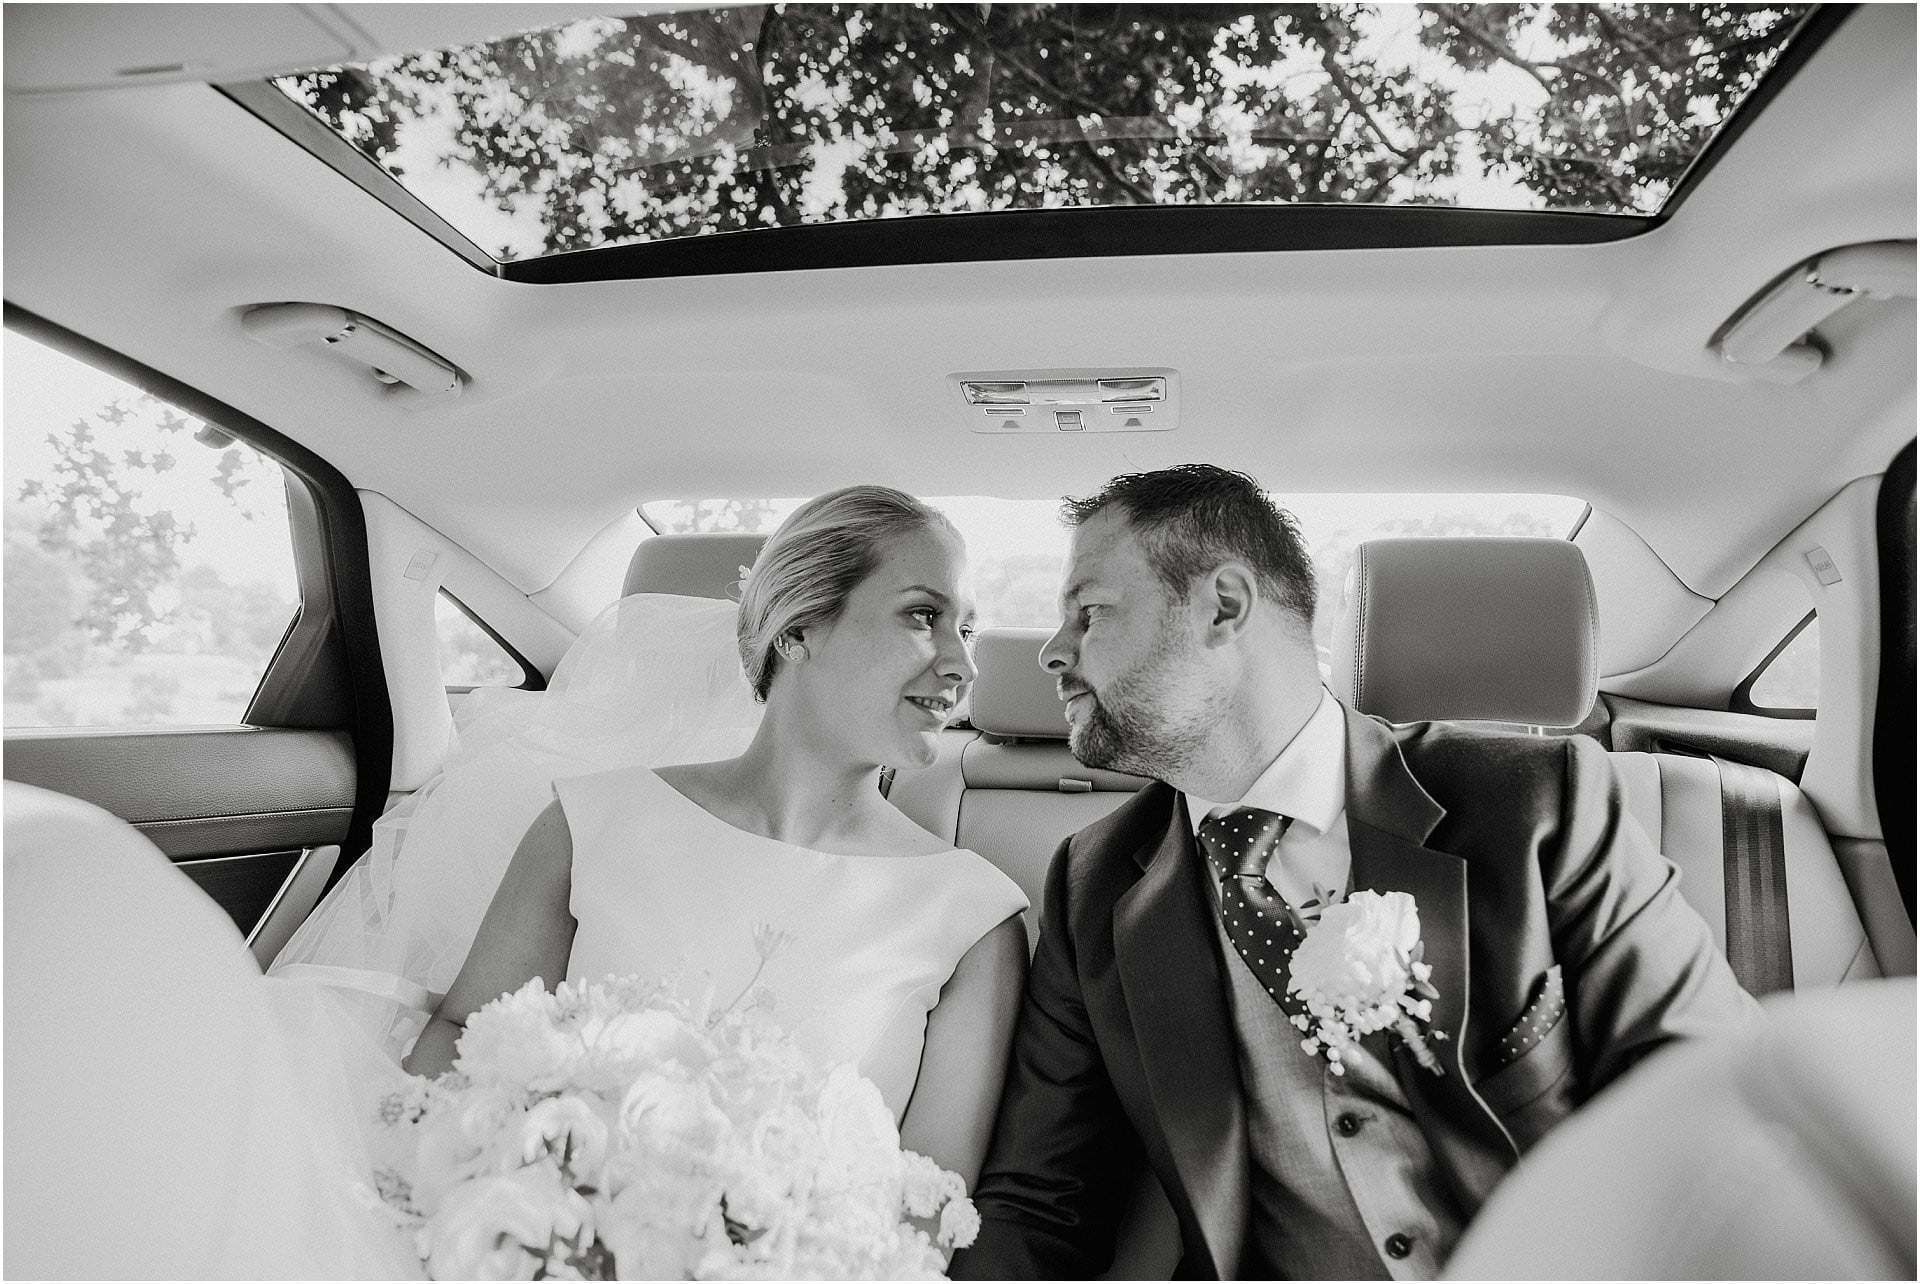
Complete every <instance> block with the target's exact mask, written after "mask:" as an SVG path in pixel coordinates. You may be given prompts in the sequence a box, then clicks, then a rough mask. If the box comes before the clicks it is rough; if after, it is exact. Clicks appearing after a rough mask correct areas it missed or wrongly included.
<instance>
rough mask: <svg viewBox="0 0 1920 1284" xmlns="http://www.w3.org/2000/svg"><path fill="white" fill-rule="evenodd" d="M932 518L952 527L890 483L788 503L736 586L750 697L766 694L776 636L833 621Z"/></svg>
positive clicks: (742, 656) (774, 660)
mask: <svg viewBox="0 0 1920 1284" xmlns="http://www.w3.org/2000/svg"><path fill="white" fill-rule="evenodd" d="M935 524H938V525H940V526H942V527H945V528H946V529H947V530H950V531H951V530H953V523H951V522H949V521H948V520H947V518H946V515H945V514H943V513H941V512H940V511H939V510H938V509H936V508H932V507H930V506H929V505H927V504H924V503H922V502H921V501H920V500H918V499H915V498H914V497H913V496H912V495H909V494H907V493H906V492H905V491H900V490H894V489H893V488H892V487H890V486H848V487H845V488H843V489H841V490H833V491H828V492H827V493H826V494H824V495H817V496H815V497H814V498H812V499H810V500H808V501H807V502H806V503H804V504H802V505H800V507H798V508H796V509H794V510H793V513H792V514H791V515H790V516H789V517H788V518H787V520H786V521H784V522H782V523H780V528H779V529H778V530H776V531H774V533H773V534H772V536H771V537H769V538H768V540H767V542H766V544H765V546H763V547H762V548H761V550H760V556H759V557H757V558H755V559H754V561H753V568H752V571H751V573H750V574H748V575H747V576H746V577H745V582H744V584H743V585H742V588H741V592H740V616H739V626H738V633H739V638H740V666H741V668H742V669H744V670H745V671H746V675H747V682H748V683H749V684H750V685H751V686H752V687H753V696H754V699H756V700H765V699H766V698H767V690H768V689H769V688H770V687H771V686H772V685H773V675H774V674H775V673H776V672H777V671H778V666H779V663H780V657H779V654H778V653H777V652H776V651H775V649H774V644H775V643H776V642H778V641H779V640H780V639H781V638H783V637H785V636H787V635H788V634H789V633H792V632H795V631H797V630H800V629H808V628H812V627H814V626H815V625H820V624H830V623H832V622H833V621H834V620H835V619H837V618H838V617H839V615H840V612H841V610H842V609H844V608H845V606H846V604H847V597H848V595H849V594H851V593H852V592H853V590H854V589H855V587H857V586H858V585H859V583H860V581H862V580H864V579H866V578H867V576H869V575H871V574H873V570H874V568H875V567H876V566H878V565H880V559H881V557H882V556H883V555H884V554H885V551H886V549H887V548H888V547H889V546H891V545H892V543H893V542H894V541H895V540H898V539H900V538H902V537H904V536H907V535H911V534H912V533H914V532H915V531H918V530H922V529H924V528H926V527H929V526H933V525H935ZM955 534H956V535H957V534H958V532H955Z"/></svg>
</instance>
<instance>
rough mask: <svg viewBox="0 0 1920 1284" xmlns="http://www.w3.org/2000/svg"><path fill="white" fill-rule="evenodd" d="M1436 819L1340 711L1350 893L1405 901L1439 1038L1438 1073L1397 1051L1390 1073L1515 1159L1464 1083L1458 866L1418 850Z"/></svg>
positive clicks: (1362, 724) (1466, 983)
mask: <svg viewBox="0 0 1920 1284" xmlns="http://www.w3.org/2000/svg"><path fill="white" fill-rule="evenodd" d="M1445 814H1446V812H1445V809H1444V808H1442V807H1441V806H1440V805H1439V804H1438V803H1436V802H1435V801H1434V800H1433V799H1432V798H1431V797H1430V796H1429V795H1428V794H1427V792H1426V791H1425V790H1424V789H1422V788H1421V787H1420V783H1419V782H1418V781H1416V780H1415V779H1414V778H1413V775H1412V774H1411V773H1410V772H1409V771H1408V770H1407V765H1406V761H1405V759H1403V758H1402V757H1401V755H1400V747H1399V744H1398V742H1397V741H1395V739H1394V737H1393V733H1392V732H1391V731H1389V730H1388V729H1387V728H1386V727H1385V726H1384V725H1383V724H1381V723H1379V722H1376V721H1374V720H1373V719H1371V718H1367V717H1364V716H1362V715H1360V714H1357V713H1355V712H1353V711H1352V710H1351V709H1349V710H1347V841H1348V845H1349V846H1350V847H1351V848H1352V851H1353V888H1354V890H1355V891H1360V890H1363V889H1369V888H1370V889H1372V890H1374V891H1377V892H1389V891H1400V892H1406V893H1407V894H1408V895H1410V896H1412V897H1413V900H1414V905H1415V907H1416V908H1417V909H1418V911H1419V914H1420V939H1421V941H1422V942H1423V943H1424V946H1425V958H1426V961H1427V962H1428V963H1429V964H1431V965H1432V967H1433V978H1432V980H1433V986H1434V988H1435V989H1436V990H1438V991H1439V992H1440V994H1439V997H1438V998H1436V999H1435V1000H1434V1001H1433V1019H1432V1020H1431V1021H1430V1022H1429V1023H1428V1029H1429V1030H1431V1031H1434V1032H1436V1033H1443V1034H1445V1036H1446V1037H1445V1038H1444V1039H1438V1038H1430V1039H1429V1040H1428V1045H1429V1046H1430V1047H1431V1048H1432V1049H1433V1051H1434V1053H1435V1055H1436V1056H1438V1057H1439V1059H1440V1063H1441V1065H1442V1066H1443V1067H1444V1068H1445V1070H1446V1073H1445V1074H1444V1075H1436V1074H1434V1073H1433V1072H1432V1071H1430V1070H1426V1069H1423V1068H1421V1067H1420V1065H1419V1064H1418V1063H1417V1062H1416V1061H1415V1060H1414V1059H1413V1057H1412V1055H1411V1054H1409V1053H1407V1052H1406V1051H1405V1050H1404V1049H1402V1050H1399V1051H1396V1053H1395V1056H1394V1070H1395V1074H1396V1077H1397V1078H1398V1079H1399V1080H1400V1084H1401V1087H1402V1088H1403V1089H1405V1090H1406V1091H1407V1093H1408V1095H1409V1096H1410V1097H1412V1098H1415V1099H1424V1100H1425V1101H1426V1102H1427V1103H1428V1105H1429V1106H1430V1107H1432V1108H1433V1109H1434V1110H1436V1111H1438V1112H1439V1114H1440V1116H1441V1118H1443V1119H1446V1120H1448V1121H1450V1122H1451V1123H1453V1124H1455V1125H1457V1126H1459V1127H1461V1128H1464V1129H1466V1130H1467V1131H1469V1132H1471V1133H1473V1134H1474V1135H1475V1136H1476V1137H1478V1139H1479V1140H1480V1141H1481V1143H1482V1144H1483V1147H1485V1146H1491V1147H1493V1148H1494V1149H1495V1150H1496V1151H1497V1152H1499V1153H1501V1154H1509V1155H1513V1156H1516V1157H1517V1155H1518V1151H1516V1150H1515V1149H1514V1146H1513V1141H1512V1139H1511V1138H1510V1137H1508V1135H1507V1132H1506V1129H1504V1128H1503V1127H1501V1125H1500V1123H1499V1121H1498V1120H1497V1119H1495V1118H1494V1116H1493V1114H1492V1113H1491V1112H1490V1111H1489V1110H1488V1109H1487V1107H1486V1104H1485V1103H1484V1102H1482V1101H1481V1100H1480V1097H1479V1095H1478V1094H1477V1093H1475V1092H1474V1090H1473V1085H1472V1084H1470V1083H1469V1082H1468V1081H1467V1074H1466V1069H1465V1066H1464V1055H1465V1047H1466V1039H1467V1017H1468V995H1469V987H1470V984H1471V982H1472V976H1471V972H1470V969H1469V966H1468V954H1467V945H1468V940H1469V937H1468V934H1467V862H1466V861H1464V860H1462V859H1461V858H1460V857H1458V856H1455V855H1453V854H1451V853H1449V852H1442V851H1436V850H1434V849H1433V848H1431V847H1428V846H1426V845H1425V844H1426V839H1427V836H1428V835H1429V834H1431V833H1432V832H1433V829H1434V827H1435V826H1436V825H1438V824H1439V822H1440V819H1441V818H1442V817H1443V816H1444V815H1445ZM1482 1153H1484V1151H1483V1152H1482Z"/></svg>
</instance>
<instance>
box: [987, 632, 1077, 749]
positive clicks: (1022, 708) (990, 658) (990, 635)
mask: <svg viewBox="0 0 1920 1284" xmlns="http://www.w3.org/2000/svg"><path fill="white" fill-rule="evenodd" d="M1052 636H1053V631H1052V630H1051V629H1014V628H991V629H981V630H980V632H979V633H978V634H977V635H976V636H975V637H974V640H973V663H974V667H975V668H977V669H979V671H980V676H979V677H978V678H976V679H975V680H974V684H973V695H972V697H971V703H970V704H969V705H968V709H969V716H970V718H971V719H972V722H973V725H974V726H976V727H978V728H979V729H980V730H982V731H985V732H988V733H989V734H992V735H996V736H1019V737H1022V738H1024V739H1033V738H1043V739H1048V740H1065V739H1066V738H1067V719H1066V712H1065V706H1064V705H1062V704H1061V703H1060V696H1059V693H1058V692H1057V691H1056V690H1055V689H1054V683H1053V675H1052V674H1050V673H1048V672H1046V671H1045V670H1044V669H1042V668H1041V667H1040V648H1041V647H1043V646H1045V645H1046V642H1047V639H1048V638H1050V637H1052Z"/></svg>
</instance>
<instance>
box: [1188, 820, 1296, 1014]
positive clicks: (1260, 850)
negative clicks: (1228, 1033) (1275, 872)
mask: <svg viewBox="0 0 1920 1284" xmlns="http://www.w3.org/2000/svg"><path fill="white" fill-rule="evenodd" d="M1292 823H1293V817H1291V816H1282V815H1280V814H1279V813H1277V812H1271V811H1262V810H1260V809H1259V808H1258V807H1241V808H1239V809H1237V810H1234V811H1229V812H1225V813H1223V814H1220V815H1213V816H1208V817H1207V818H1206V819H1205V820H1203V821H1201V822H1200V831H1199V835H1198V837H1199V842H1200V850H1201V851H1203V852H1204V853H1206V857H1207V863H1208V865H1210V866H1211V867H1212V869H1213V874H1214V876H1215V877H1216V878H1218V879H1219V880H1220V919H1221V922H1222V923H1224V924H1225V925H1226V929H1227V939H1228V940H1229V941H1232V942H1233V948H1234V951H1235V952H1236V953H1238V954H1239V955H1240V958H1241V959H1242V961H1244V962H1245V963H1246V965H1247V970H1248V971H1250V972H1252V973H1253V975H1254V979H1255V980H1257V981H1259V982H1260V985H1261V988H1262V989H1264V990H1266V992H1267V993H1268V994H1269V995H1271V996H1272V997H1273V1001H1274V1002H1275V1003H1278V1004H1279V1005H1280V1007H1281V1009H1282V1010H1283V1011H1285V1012H1286V1013H1287V1015H1289V1016H1292V1015H1294V1014H1295V1013H1300V1012H1305V1011H1306V1008H1305V1006H1304V1005H1303V1004H1302V1003H1301V1002H1300V1000H1299V999H1297V998H1291V997H1289V996H1288V994H1287V975H1288V961H1289V960H1290V959H1292V958H1293V952H1294V950H1296V949H1298V948H1299V946H1300V942H1302V941H1304V940H1306V939H1307V937H1306V933H1305V932H1303V931H1302V930H1301V928H1300V923H1299V920H1298V919H1297V918H1296V917H1295V915H1294V913H1293V911H1292V910H1291V909H1289V908H1288V907H1287V902H1286V900H1285V899H1284V898H1282V897H1281V895H1280V893H1278V892H1276V891H1274V890H1273V885H1272V884H1271V883H1269V882H1267V861H1268V859H1269V858H1270V857H1271V856H1272V855H1273V849H1274V847H1275V845H1277V844H1278V843H1279V841H1280V835H1282V834H1284V833H1286V832H1287V826H1288V825H1290V824H1292Z"/></svg>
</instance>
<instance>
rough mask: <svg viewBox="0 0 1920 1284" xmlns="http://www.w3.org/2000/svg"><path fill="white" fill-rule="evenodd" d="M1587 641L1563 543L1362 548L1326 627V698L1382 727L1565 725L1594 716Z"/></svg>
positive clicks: (1582, 600)
mask: <svg viewBox="0 0 1920 1284" xmlns="http://www.w3.org/2000/svg"><path fill="white" fill-rule="evenodd" d="M1598 635H1599V616H1598V611H1597V610H1596V608H1595V606H1594V599H1593V580H1592V578H1591V577H1590V576H1589V575H1588V573H1587V561H1586V558H1585V557H1584V556H1582V554H1581V552H1580V550H1579V549H1578V548H1577V547H1575V546H1574V545H1573V544H1572V543H1570V542H1569V541H1567V540H1563V539H1510V538H1485V539H1472V538H1469V539H1376V540H1368V541H1366V542H1365V543H1363V544H1361V545H1360V546H1359V547H1358V548H1357V549H1355V550H1354V554H1353V569H1352V570H1351V571H1349V572H1348V574H1347V586H1346V592H1345V594H1344V596H1343V599H1342V601H1341V604H1340V614H1339V617H1338V619H1337V620H1336V622H1335V625H1334V631H1333V680H1334V691H1335V693H1336V694H1337V695H1339V697H1340V698H1341V699H1342V700H1344V701H1346V702H1347V704H1348V705H1350V706H1351V707H1352V708H1354V709H1357V710H1359V711H1360V712H1362V713H1371V714H1376V715H1378V716H1379V717H1382V718H1385V719H1386V720H1387V721H1389V722H1425V721H1431V720H1435V719H1440V718H1459V719H1465V720H1472V721H1486V722H1515V723H1524V724H1527V725H1529V726H1538V727H1571V726H1574V725H1576V724H1577V723H1579V722H1580V721H1581V719H1583V718H1585V717H1586V716H1587V711H1588V710H1589V709H1591V708H1592V707H1593V700H1594V695H1595V692H1596V690H1597V685H1598V680H1599V675H1598V650H1599V648H1598Z"/></svg>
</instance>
